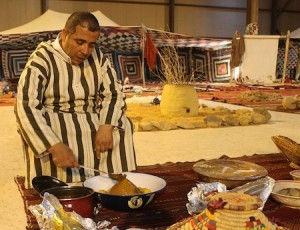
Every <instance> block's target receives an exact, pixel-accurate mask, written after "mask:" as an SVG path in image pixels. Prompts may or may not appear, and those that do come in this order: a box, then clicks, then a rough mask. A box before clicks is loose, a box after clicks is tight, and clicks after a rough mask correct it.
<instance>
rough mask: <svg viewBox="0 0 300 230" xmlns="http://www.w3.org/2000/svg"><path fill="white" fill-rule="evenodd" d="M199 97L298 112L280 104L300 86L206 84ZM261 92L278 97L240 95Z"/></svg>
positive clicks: (5, 102) (154, 91)
mask: <svg viewBox="0 0 300 230" xmlns="http://www.w3.org/2000/svg"><path fill="white" fill-rule="evenodd" d="M161 87H162V86H161V85H157V84H151V85H147V86H146V88H148V89H149V91H147V92H143V93H135V92H133V91H127V92H126V96H127V98H130V97H132V96H159V95H160V94H161ZM196 89H197V93H198V97H199V99H205V100H211V101H217V102H222V103H228V104H235V105H242V106H248V107H252V108H255V107H263V108H266V109H268V110H271V111H278V112H288V113H300V109H296V110H287V109H284V108H283V107H282V105H281V102H282V98H283V97H286V96H295V95H298V94H300V86H298V85H278V86H243V85H237V86H217V85H215V86H214V85H206V86H201V87H199V86H196ZM247 92H248V93H249V92H252V93H255V92H256V93H263V94H264V95H271V94H278V95H279V96H280V97H279V98H277V99H276V100H252V101H249V100H248V101H247V100H242V99H241V97H242V96H243V95H245V93H247ZM14 102H15V97H14V95H13V94H4V95H0V106H12V105H14Z"/></svg>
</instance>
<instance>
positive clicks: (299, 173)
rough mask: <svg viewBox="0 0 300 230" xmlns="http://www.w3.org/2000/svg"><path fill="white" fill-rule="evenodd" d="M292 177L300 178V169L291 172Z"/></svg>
mask: <svg viewBox="0 0 300 230" xmlns="http://www.w3.org/2000/svg"><path fill="white" fill-rule="evenodd" d="M290 175H292V176H299V177H300V169H295V170H292V171H290Z"/></svg>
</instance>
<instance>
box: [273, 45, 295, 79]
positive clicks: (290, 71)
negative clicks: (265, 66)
mask: <svg viewBox="0 0 300 230" xmlns="http://www.w3.org/2000/svg"><path fill="white" fill-rule="evenodd" d="M299 48H300V41H299V42H297V41H294V43H293V45H292V46H290V47H289V50H288V59H287V69H286V77H288V78H289V79H292V80H294V79H295V75H296V69H297V65H298V61H299V53H298V50H299ZM284 55H285V44H280V46H279V48H278V58H277V74H278V76H282V73H283V67H284Z"/></svg>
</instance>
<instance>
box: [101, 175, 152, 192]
mask: <svg viewBox="0 0 300 230" xmlns="http://www.w3.org/2000/svg"><path fill="white" fill-rule="evenodd" d="M99 192H100V193H107V194H111V195H135V194H145V193H149V192H151V190H150V189H148V188H142V187H137V186H136V185H135V184H133V183H132V182H131V181H130V180H128V179H127V178H124V179H122V180H120V181H118V182H117V183H116V184H115V185H113V186H112V187H111V188H110V190H108V191H106V190H99Z"/></svg>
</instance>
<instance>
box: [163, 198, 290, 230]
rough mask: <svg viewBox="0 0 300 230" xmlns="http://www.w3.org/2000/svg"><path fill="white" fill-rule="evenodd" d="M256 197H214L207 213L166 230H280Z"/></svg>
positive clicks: (204, 211)
mask: <svg viewBox="0 0 300 230" xmlns="http://www.w3.org/2000/svg"><path fill="white" fill-rule="evenodd" d="M261 205H262V201H261V200H260V199H259V198H258V197H257V196H252V195H248V194H244V193H237V192H221V193H217V194H216V195H214V196H212V197H211V199H210V201H209V202H208V204H207V207H206V209H205V210H203V211H202V212H201V213H200V214H198V215H194V216H191V217H189V218H187V219H184V220H182V221H180V222H177V223H175V224H173V225H172V226H170V227H168V228H167V230H197V229H201V230H202V229H205V230H232V229H234V230H252V229H253V230H254V229H255V230H256V229H260V230H263V229H266V230H279V229H285V228H283V227H280V226H277V225H276V224H273V223H271V222H270V221H269V220H268V218H267V217H266V216H265V215H264V214H263V213H262V212H261V211H260V210H258V208H259V207H260V206H261Z"/></svg>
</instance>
